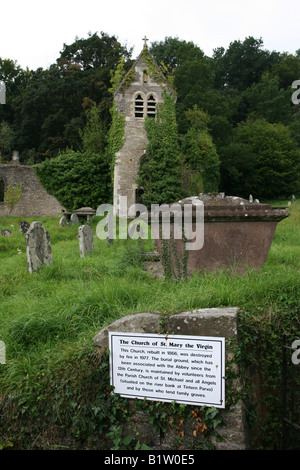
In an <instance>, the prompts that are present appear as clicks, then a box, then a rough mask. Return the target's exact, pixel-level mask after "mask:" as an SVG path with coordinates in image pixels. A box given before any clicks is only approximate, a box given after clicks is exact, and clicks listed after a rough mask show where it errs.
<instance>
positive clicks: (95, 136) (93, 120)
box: [79, 104, 106, 154]
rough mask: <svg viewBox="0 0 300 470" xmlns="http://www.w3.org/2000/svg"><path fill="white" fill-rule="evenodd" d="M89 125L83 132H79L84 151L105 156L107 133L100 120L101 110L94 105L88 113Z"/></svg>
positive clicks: (87, 124)
mask: <svg viewBox="0 0 300 470" xmlns="http://www.w3.org/2000/svg"><path fill="white" fill-rule="evenodd" d="M86 114H87V123H86V125H85V127H84V129H83V130H81V129H80V130H79V136H80V138H81V140H82V146H83V151H84V152H88V153H99V154H103V153H104V150H105V145H106V131H105V129H104V128H103V123H102V121H101V118H100V113H99V109H98V107H97V106H96V104H94V105H93V106H92V107H91V108H90V109H89V110H88V111H87V113H86Z"/></svg>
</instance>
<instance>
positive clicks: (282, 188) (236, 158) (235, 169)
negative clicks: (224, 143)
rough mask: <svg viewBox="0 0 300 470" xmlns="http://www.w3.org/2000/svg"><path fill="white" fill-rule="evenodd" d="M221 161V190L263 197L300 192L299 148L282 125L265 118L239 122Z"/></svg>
mask: <svg viewBox="0 0 300 470" xmlns="http://www.w3.org/2000/svg"><path fill="white" fill-rule="evenodd" d="M221 160H222V167H221V174H222V189H223V190H225V192H226V193H227V194H231V195H237V196H244V197H248V196H249V194H252V195H253V196H255V197H257V198H258V199H260V198H262V197H264V198H276V197H287V196H290V195H291V194H297V193H299V191H300V185H299V182H300V150H299V147H298V145H297V142H296V141H295V140H294V139H293V138H292V136H291V132H290V130H289V128H288V127H287V126H284V125H283V124H278V123H275V124H271V123H269V122H267V121H266V120H265V119H257V120H252V119H249V120H248V121H246V122H244V123H241V124H239V125H238V126H237V128H236V129H235V131H234V133H233V141H232V144H231V145H230V146H228V147H227V148H225V149H223V152H222V154H221Z"/></svg>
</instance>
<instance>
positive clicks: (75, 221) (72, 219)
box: [70, 214, 79, 225]
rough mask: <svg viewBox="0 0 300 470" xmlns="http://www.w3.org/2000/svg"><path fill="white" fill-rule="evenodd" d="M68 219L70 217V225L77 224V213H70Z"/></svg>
mask: <svg viewBox="0 0 300 470" xmlns="http://www.w3.org/2000/svg"><path fill="white" fill-rule="evenodd" d="M70 219H71V223H72V225H79V219H78V215H77V214H72V215H71V217H70Z"/></svg>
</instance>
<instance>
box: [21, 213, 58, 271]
mask: <svg viewBox="0 0 300 470" xmlns="http://www.w3.org/2000/svg"><path fill="white" fill-rule="evenodd" d="M25 242H26V254H27V266H28V271H29V272H30V273H33V272H36V271H38V270H39V268H40V267H41V266H42V265H46V266H49V265H50V264H52V263H53V258H52V249H51V243H50V235H49V232H48V231H47V230H46V229H45V227H44V226H43V225H42V224H41V222H38V221H36V222H32V224H31V225H30V227H29V229H28V231H27V232H26V234H25Z"/></svg>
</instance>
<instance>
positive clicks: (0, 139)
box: [0, 121, 14, 161]
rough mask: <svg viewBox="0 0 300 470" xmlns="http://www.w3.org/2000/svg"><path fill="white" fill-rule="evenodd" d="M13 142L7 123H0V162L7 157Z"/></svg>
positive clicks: (12, 134) (12, 135) (10, 128)
mask: <svg viewBox="0 0 300 470" xmlns="http://www.w3.org/2000/svg"><path fill="white" fill-rule="evenodd" d="M13 140H14V132H13V130H12V127H11V126H10V125H9V124H8V123H7V122H5V121H2V122H1V123H0V157H1V159H2V160H3V159H5V157H8V156H9V154H10V152H11V150H12V143H13ZM0 161H1V160H0Z"/></svg>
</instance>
